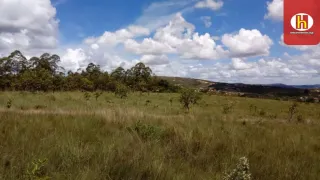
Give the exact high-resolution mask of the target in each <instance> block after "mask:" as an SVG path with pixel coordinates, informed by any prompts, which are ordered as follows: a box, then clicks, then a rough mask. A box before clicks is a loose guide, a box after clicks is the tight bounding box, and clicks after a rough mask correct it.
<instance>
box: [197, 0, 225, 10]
mask: <svg viewBox="0 0 320 180" xmlns="http://www.w3.org/2000/svg"><path fill="white" fill-rule="evenodd" d="M222 6H223V2H222V1H221V0H203V1H200V2H198V3H197V4H196V5H195V7H196V8H209V9H212V10H214V11H216V10H219V9H221V8H222Z"/></svg>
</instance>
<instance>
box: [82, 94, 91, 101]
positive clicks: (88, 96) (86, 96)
mask: <svg viewBox="0 0 320 180" xmlns="http://www.w3.org/2000/svg"><path fill="white" fill-rule="evenodd" d="M83 97H84V99H85V100H86V101H89V100H90V97H91V95H90V94H89V93H88V92H85V93H84V94H83Z"/></svg>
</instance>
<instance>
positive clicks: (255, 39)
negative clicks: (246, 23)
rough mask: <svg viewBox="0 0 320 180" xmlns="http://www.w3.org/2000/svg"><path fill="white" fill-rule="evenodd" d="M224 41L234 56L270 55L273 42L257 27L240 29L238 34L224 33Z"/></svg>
mask: <svg viewBox="0 0 320 180" xmlns="http://www.w3.org/2000/svg"><path fill="white" fill-rule="evenodd" d="M221 41H222V43H223V44H224V45H225V46H226V47H228V48H229V50H230V52H231V56H233V57H248V56H260V55H269V53H270V52H269V51H270V47H271V45H272V44H273V42H272V40H271V39H270V37H269V36H267V35H263V34H261V32H260V31H259V30H257V29H253V30H246V29H243V28H242V29H240V30H239V32H238V33H237V34H224V35H223V36H222V40H221Z"/></svg>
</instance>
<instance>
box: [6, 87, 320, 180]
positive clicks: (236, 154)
mask: <svg viewBox="0 0 320 180" xmlns="http://www.w3.org/2000/svg"><path fill="white" fill-rule="evenodd" d="M178 96H179V95H178V94H150V95H148V94H143V95H140V94H131V95H130V96H129V98H128V99H124V100H121V99H118V98H115V97H114V95H113V94H108V93H104V94H103V95H102V96H101V97H99V99H98V100H97V101H96V100H95V99H94V98H91V99H90V100H88V101H86V100H85V99H84V97H83V93H81V92H68V93H54V94H53V93H47V94H45V93H40V94H32V93H24V92H22V93H21V92H3V93H1V94H0V119H1V121H0V142H1V143H0V157H1V159H0V160H1V165H0V179H5V180H7V179H26V178H29V177H30V176H28V173H27V172H28V170H29V171H30V169H32V168H33V165H32V162H33V161H35V160H37V159H47V162H46V163H44V166H43V167H42V168H40V169H39V171H37V173H36V176H35V177H45V176H47V177H51V179H63V180H65V179H70V180H71V179H72V180H73V179H88V180H91V179H112V180H115V179H174V180H178V179H179V180H180V179H181V180H182V179H183V180H184V179H186V180H189V179H190V180H194V179H208V180H213V179H219V180H220V179H222V177H223V175H224V173H226V172H229V171H230V170H232V169H233V168H235V165H236V163H237V162H238V159H239V158H240V157H243V156H245V157H247V158H248V160H249V163H250V170H251V173H252V179H254V180H271V179H272V180H278V179H279V180H284V179H286V180H287V179H288V180H291V179H292V180H300V179H302V180H303V179H305V180H313V179H314V180H317V179H319V176H320V164H319V162H320V143H319V142H320V131H319V129H320V128H319V127H320V125H319V119H320V118H319V117H320V108H319V104H299V107H298V110H299V111H298V113H297V114H296V115H295V116H294V121H292V122H290V123H288V122H287V119H288V108H289V106H290V105H291V104H292V102H282V101H274V100H259V99H247V98H237V97H221V96H205V97H203V100H202V101H201V102H200V103H199V104H198V105H196V106H194V107H192V109H191V111H190V112H189V113H186V112H185V111H184V110H183V109H181V106H180V105H179V102H178ZM171 98H173V99H174V101H173V103H172V105H171V103H170V102H169V99H171ZM8 99H12V106H11V107H10V109H7V108H6V103H7V102H8ZM147 100H149V101H150V103H146V101H147ZM229 104H233V106H232V108H230V109H228V110H225V109H226V108H225V107H228V105H229ZM254 107H256V108H254ZM298 115H300V116H301V117H302V119H300V120H299V121H300V122H298V121H297V120H298ZM33 178H34V177H33Z"/></svg>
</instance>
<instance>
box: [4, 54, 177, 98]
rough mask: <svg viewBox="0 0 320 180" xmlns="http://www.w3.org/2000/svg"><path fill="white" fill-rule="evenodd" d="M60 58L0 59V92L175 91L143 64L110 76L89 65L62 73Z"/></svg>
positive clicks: (96, 66)
mask: <svg viewBox="0 0 320 180" xmlns="http://www.w3.org/2000/svg"><path fill="white" fill-rule="evenodd" d="M59 62H60V57H59V56H58V55H50V54H48V53H45V54H43V55H41V56H40V57H32V58H30V59H29V60H28V59H27V58H26V57H25V56H24V55H23V54H22V53H21V52H20V51H14V52H12V53H11V54H10V55H9V56H8V57H4V58H0V89H1V90H18V91H74V90H81V91H96V90H102V91H115V90H116V87H117V86H119V85H120V86H122V85H125V86H127V87H129V88H130V89H131V90H134V91H143V92H145V91H154V92H176V91H178V89H179V87H177V86H174V85H171V84H170V83H169V82H168V81H166V80H163V79H159V78H158V77H156V76H155V75H154V74H152V70H151V69H150V68H149V67H147V66H145V64H143V63H141V62H140V63H137V64H136V65H135V66H134V67H132V68H130V69H127V70H125V69H123V68H122V67H118V68H116V69H115V70H113V71H112V72H111V73H108V72H106V71H102V70H101V68H100V66H99V65H96V64H94V63H90V64H88V66H87V68H86V69H85V70H82V71H78V72H72V71H68V72H65V70H64V68H63V67H60V66H59V65H58V64H59Z"/></svg>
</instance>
